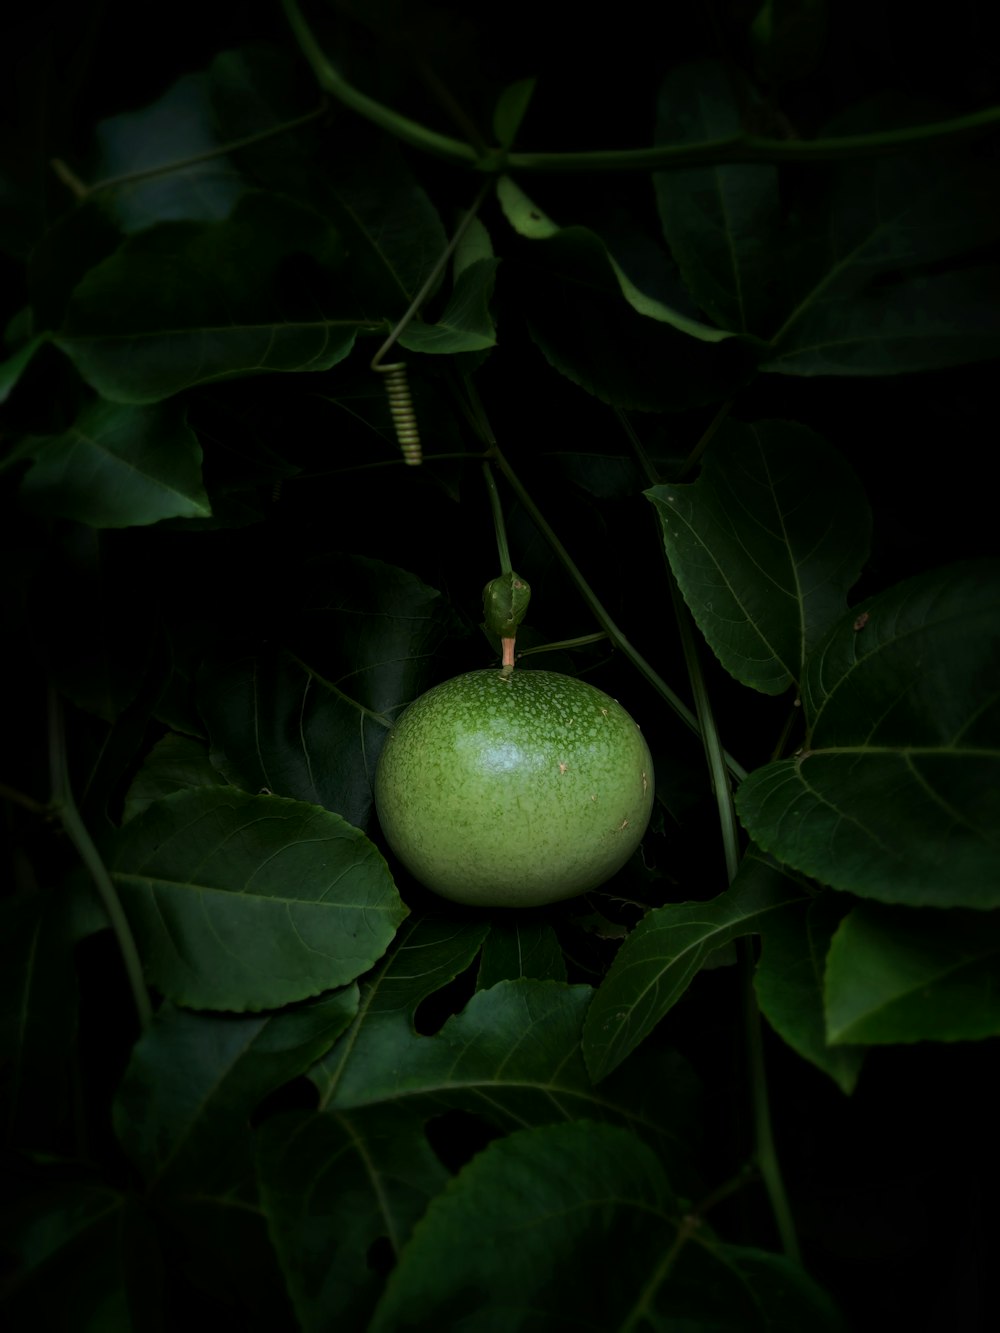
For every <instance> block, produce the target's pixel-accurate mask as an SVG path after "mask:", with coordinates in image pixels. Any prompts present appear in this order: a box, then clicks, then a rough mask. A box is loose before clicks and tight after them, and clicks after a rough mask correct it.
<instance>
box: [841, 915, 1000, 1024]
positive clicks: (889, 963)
mask: <svg viewBox="0 0 1000 1333" xmlns="http://www.w3.org/2000/svg"><path fill="white" fill-rule="evenodd" d="M998 975H1000V919H998V917H997V914H996V913H994V914H992V915H990V916H985V917H984V916H983V915H982V913H979V912H966V911H952V912H927V911H924V912H914V911H912V910H908V909H906V908H899V907H883V906H881V905H879V904H876V903H861V904H860V905H859V906H857V907H855V908H854V910H853V911H852V912H850V913H849V914H848V915H847V916H846V917H845V918H844V920H843V922H842V923H841V926H840V929H839V930H838V931H837V933H836V934H835V935H834V937H833V943H832V944H831V946H830V952H829V955H828V957H827V964H826V1023H827V1033H828V1036H829V1039H830V1041H831V1042H836V1043H838V1045H839V1044H840V1043H842V1042H865V1043H868V1044H876V1043H886V1042H913V1041H976V1040H979V1039H981V1038H983V1037H995V1036H998V1035H1000V992H998V990H997V976H998Z"/></svg>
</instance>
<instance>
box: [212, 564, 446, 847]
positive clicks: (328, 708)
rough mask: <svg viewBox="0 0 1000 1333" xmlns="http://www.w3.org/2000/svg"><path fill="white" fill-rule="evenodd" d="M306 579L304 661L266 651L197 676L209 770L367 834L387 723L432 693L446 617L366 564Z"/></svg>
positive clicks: (300, 639)
mask: <svg viewBox="0 0 1000 1333" xmlns="http://www.w3.org/2000/svg"><path fill="white" fill-rule="evenodd" d="M303 582H304V585H305V586H304V587H302V588H300V589H299V594H298V595H299V598H300V604H301V605H303V606H304V608H305V609H304V611H303V612H302V614H301V616H300V618H299V621H298V623H297V626H296V633H295V635H294V637H295V642H296V647H297V648H299V650H300V655H292V654H290V653H287V652H284V651H282V650H280V649H268V648H262V649H261V650H260V651H259V652H258V653H256V654H254V655H252V656H243V657H240V658H237V659H227V660H216V661H212V662H209V663H208V664H207V665H206V666H205V668H204V669H203V671H202V672H201V674H200V677H199V708H200V710H201V714H202V716H203V718H204V719H205V723H206V725H207V727H208V731H209V735H210V737H211V741H212V762H213V763H214V764H215V765H216V767H217V768H218V769H219V770H220V772H222V773H224V774H225V776H226V777H227V778H229V780H230V781H231V782H233V783H235V784H236V785H237V786H240V787H243V788H244V789H245V790H247V791H251V792H258V791H260V790H262V789H266V790H268V791H270V792H274V793H275V794H277V795H279V796H291V797H294V798H295V799H297V800H303V801H310V802H313V803H315V804H317V805H323V806H326V807H327V809H331V810H335V811H336V812H337V813H338V814H341V815H343V817H344V818H345V819H347V820H348V821H349V822H350V823H352V824H355V825H356V826H357V827H359V828H364V827H365V826H366V825H367V823H368V820H369V817H370V815H371V810H372V792H371V787H372V780H373V777H374V773H375V764H376V761H377V760H378V756H379V752H380V750H381V748H382V743H383V741H384V740H385V736H386V734H387V732H388V729H389V726H390V724H391V721H392V719H393V718H394V717H395V715H396V714H397V713H398V712H399V711H401V709H402V708H403V707H404V706H405V705H406V704H408V703H410V702H411V701H412V700H413V699H414V698H416V696H417V695H419V694H421V693H422V692H423V689H424V688H425V686H426V685H427V684H429V679H428V672H429V670H430V667H431V665H432V657H433V654H434V652H435V651H436V650H437V649H438V648H439V647H440V646H441V643H442V642H443V640H444V638H445V635H446V633H447V632H448V630H449V629H450V628H451V625H452V616H451V613H450V611H449V610H448V608H447V605H446V604H445V602H444V599H443V598H442V597H441V594H440V593H438V592H436V591H435V590H434V589H433V588H429V587H427V585H426V584H424V583H422V582H421V581H420V580H419V579H418V578H416V577H415V576H414V575H412V574H409V573H407V572H406V571H405V570H402V569H398V568H396V567H395V566H393V565H386V564H383V563H382V562H381V561H377V560H368V559H365V558H364V557H362V556H350V555H331V556H329V557H327V558H325V559H323V560H320V561H317V562H315V563H314V564H313V565H312V566H310V567H309V568H308V569H307V570H306V571H304V574H303Z"/></svg>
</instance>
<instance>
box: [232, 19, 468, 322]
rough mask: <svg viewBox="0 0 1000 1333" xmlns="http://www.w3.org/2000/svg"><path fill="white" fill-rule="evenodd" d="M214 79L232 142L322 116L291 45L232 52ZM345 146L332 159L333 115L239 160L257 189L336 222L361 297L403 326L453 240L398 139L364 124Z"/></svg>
mask: <svg viewBox="0 0 1000 1333" xmlns="http://www.w3.org/2000/svg"><path fill="white" fill-rule="evenodd" d="M209 78H210V80H211V84H212V101H213V105H214V107H215V111H216V115H217V117H218V120H219V124H220V126H221V128H222V130H223V132H224V134H225V137H226V139H227V140H233V139H247V138H249V137H251V136H257V135H264V134H266V133H267V132H268V131H274V130H275V129H276V128H278V127H279V126H282V127H285V126H287V125H288V123H289V121H291V120H293V119H296V118H299V117H301V116H302V115H303V113H308V112H310V111H314V110H315V109H316V98H315V85H314V84H313V83H312V80H310V79H305V80H303V78H302V69H301V65H300V63H299V57H298V55H297V53H295V52H293V51H292V49H291V47H290V45H289V44H287V43H286V44H284V45H281V46H262V45H255V46H253V47H245V48H242V49H239V50H234V51H223V52H221V53H220V54H219V55H218V56H216V58H215V59H214V60H213V62H212V65H211V68H210V70H209ZM343 128H344V129H345V130H346V126H344V127H343ZM337 144H338V151H336V152H333V153H331V151H330V138H329V120H328V118H327V117H323V118H321V119H319V120H316V119H313V120H310V121H308V122H307V123H305V124H300V125H297V126H296V127H295V128H294V129H291V130H289V129H287V128H284V129H283V130H282V132H281V133H280V134H270V135H268V137H265V138H259V139H257V140H256V141H255V142H253V143H249V144H246V145H245V146H243V147H241V148H240V149H239V150H238V151H236V152H234V153H233V154H232V156H233V159H234V160H235V162H236V163H237V164H238V165H239V167H240V168H241V169H243V170H244V171H245V172H246V173H247V174H248V176H250V177H251V178H252V179H253V180H254V181H255V183H257V184H259V185H262V186H265V187H267V188H269V189H271V190H273V191H275V192H276V193H278V194H281V195H287V196H289V197H290V198H293V199H296V200H298V201H299V202H300V203H302V204H305V205H308V206H309V207H310V208H312V209H315V211H316V212H318V213H320V214H322V215H323V216H324V217H326V218H329V219H330V221H331V222H332V223H333V224H334V225H335V226H336V228H337V230H338V231H339V232H340V233H341V234H342V235H343V237H344V243H345V246H346V248H347V250H348V251H349V253H350V259H351V275H352V290H354V291H356V292H357V293H358V294H359V295H360V296H362V297H363V300H364V305H365V313H366V314H368V315H372V316H375V317H376V318H377V317H379V316H384V317H386V318H388V319H389V320H395V319H396V318H397V317H398V316H399V315H401V314H402V313H403V311H404V310H405V309H406V307H407V305H408V304H409V302H410V300H411V299H412V297H413V296H414V295H415V294H416V292H417V291H418V289H419V288H420V286H421V284H422V283H423V282H424V280H425V278H426V277H427V275H428V273H429V272H430V271H431V269H432V268H433V266H434V264H435V263H436V262H437V260H438V259H439V258H440V256H441V253H442V251H443V250H444V248H445V246H446V245H447V243H448V237H447V235H446V234H445V230H444V227H443V226H442V223H441V219H440V217H439V216H438V213H437V210H436V209H435V208H434V205H433V204H432V203H431V201H430V199H429V198H428V196H427V193H426V191H425V190H424V189H423V188H422V187H421V186H420V185H418V184H417V182H416V181H415V180H414V178H413V175H412V173H411V172H410V170H409V168H408V166H407V164H406V160H405V158H404V157H403V154H402V152H401V151H400V149H399V146H398V145H397V144H396V143H394V142H393V140H392V139H390V138H389V136H387V135H385V134H382V133H381V132H379V131H378V130H376V129H375V128H374V127H371V126H366V125H365V124H364V123H363V122H361V121H359V120H356V119H354V120H352V123H351V125H350V133H349V135H347V136H346V137H344V136H341V137H339V138H338V140H337ZM318 161H321V162H322V163H323V166H322V169H321V170H317V162H318Z"/></svg>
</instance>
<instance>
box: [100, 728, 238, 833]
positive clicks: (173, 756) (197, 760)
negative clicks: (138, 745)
mask: <svg viewBox="0 0 1000 1333" xmlns="http://www.w3.org/2000/svg"><path fill="white" fill-rule="evenodd" d="M225 783H226V780H225V778H224V777H223V776H222V774H221V773H220V772H219V770H218V769H217V768H213V766H212V761H211V760H210V759H209V757H208V750H207V748H206V747H205V746H204V745H203V744H202V742H201V741H199V740H196V739H195V738H194V737H193V736H179V735H178V734H177V733H176V732H173V731H172V732H170V733H168V735H166V736H164V737H163V738H162V740H159V741H157V742H156V744H155V745H154V746H153V748H152V750H150V752H149V754H148V755H147V756H146V759H145V762H144V763H143V765H142V768H140V769H139V771H138V773H137V774H136V775H135V777H134V778H133V779H132V785H131V786H130V787H129V789H128V791H127V793H126V795H125V811H124V817H123V820H124V822H125V823H127V822H128V821H129V820H130V819H134V818H135V817H136V815H141V814H142V813H143V811H144V810H146V809H148V807H149V806H151V805H152V804H153V802H154V801H158V800H160V798H161V797H163V796H172V795H173V793H174V792H176V791H189V790H190V789H191V788H192V787H220V786H225Z"/></svg>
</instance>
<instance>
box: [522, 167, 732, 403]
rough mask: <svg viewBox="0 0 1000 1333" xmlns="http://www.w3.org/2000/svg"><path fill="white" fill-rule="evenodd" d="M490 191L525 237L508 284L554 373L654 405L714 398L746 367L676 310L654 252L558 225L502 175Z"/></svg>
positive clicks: (612, 397) (727, 336)
mask: <svg viewBox="0 0 1000 1333" xmlns="http://www.w3.org/2000/svg"><path fill="white" fill-rule="evenodd" d="M497 190H498V197H499V199H500V203H501V206H502V207H503V209H504V213H505V215H506V216H507V218H508V221H509V222H510V223H511V225H512V227H513V228H514V230H515V231H516V232H518V234H519V235H521V236H523V237H525V238H526V239H527V240H528V241H529V242H531V245H530V247H528V246H526V247H522V251H521V258H522V259H523V261H524V262H523V265H522V266H520V267H518V268H514V269H513V270H511V271H508V270H505V272H508V283H509V284H510V285H511V287H512V290H515V291H516V292H517V295H518V296H519V298H520V303H521V305H522V307H523V309H524V312H525V315H526V318H527V322H528V328H529V331H530V333H531V336H532V338H533V339H534V341H535V342H536V343H537V344H538V346H539V348H540V349H541V351H542V353H543V354H544V356H545V357H546V359H547V360H548V361H549V363H550V364H551V365H552V366H553V367H554V368H555V369H556V370H558V371H559V372H560V374H562V375H565V376H566V377H567V378H568V379H570V380H571V381H572V382H573V383H574V384H578V385H580V387H581V388H583V389H585V390H586V391H587V392H588V393H591V394H593V395H594V396H595V397H597V398H599V399H600V400H601V401H602V402H605V403H609V404H611V405H612V406H614V407H620V408H635V409H638V410H640V411H654V412H662V411H680V410H682V409H684V408H686V407H691V406H696V405H701V404H705V403H710V402H716V401H718V400H719V399H720V398H722V397H724V396H725V395H726V394H727V393H730V392H731V391H732V390H733V389H734V388H735V387H736V386H737V385H738V384H741V383H743V382H744V381H745V380H746V379H747V378H748V376H749V375H750V374H751V373H752V371H753V366H754V363H755V358H756V352H755V351H754V349H753V347H752V346H751V345H750V343H749V342H746V341H744V340H742V339H737V338H735V337H734V336H733V335H732V334H731V333H729V332H727V331H724V330H720V329H716V328H713V327H712V326H711V325H709V324H705V323H703V322H701V321H700V320H699V319H698V317H697V313H696V312H694V313H691V312H688V311H687V310H686V309H685V308H684V305H685V303H686V302H687V298H686V296H685V295H684V294H683V292H678V290H677V289H678V288H679V283H678V282H676V281H673V280H672V274H671V273H670V265H669V261H668V260H667V257H666V256H665V255H664V254H663V253H662V252H659V251H657V250H656V249H655V247H650V245H649V243H648V242H646V241H640V242H639V243H638V244H636V243H635V242H634V241H632V240H631V238H629V242H630V244H629V245H628V246H625V247H624V248H622V253H621V256H619V254H618V253H616V254H615V255H612V254H611V253H610V252H609V250H608V247H607V246H606V245H605V243H604V241H603V240H602V239H601V238H600V237H599V236H598V235H597V234H596V233H595V232H593V231H591V230H589V229H588V228H586V227H563V228H560V227H558V226H557V225H556V224H555V223H554V222H553V221H552V220H551V219H550V218H548V217H546V215H545V213H544V212H543V211H542V209H541V208H540V207H538V205H536V204H535V203H534V202H533V201H532V200H531V199H529V198H528V197H527V196H526V195H525V194H524V192H523V191H522V190H521V189H520V188H519V187H518V186H516V185H514V183H513V182H512V181H510V180H508V179H507V178H504V179H503V180H501V181H500V182H499V184H498V187H497ZM617 248H620V247H616V249H617ZM651 251H652V253H651ZM633 270H634V272H635V273H639V271H640V270H641V272H642V279H641V281H640V280H638V279H637V278H636V277H634V276H633ZM678 297H679V298H680V299H679V300H678V299H677V298H678Z"/></svg>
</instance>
